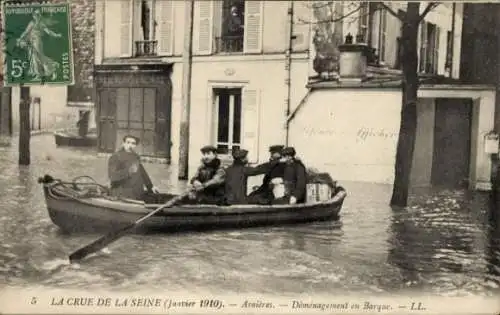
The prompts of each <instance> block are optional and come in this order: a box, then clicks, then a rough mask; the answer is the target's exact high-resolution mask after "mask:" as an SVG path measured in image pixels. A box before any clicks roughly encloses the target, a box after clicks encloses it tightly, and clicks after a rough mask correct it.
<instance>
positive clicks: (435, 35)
mask: <svg viewBox="0 0 500 315" xmlns="http://www.w3.org/2000/svg"><path fill="white" fill-rule="evenodd" d="M438 57H439V27H437V26H436V25H435V24H432V23H428V22H424V21H423V22H422V23H421V24H420V64H419V71H420V72H424V73H430V74H437V73H438Z"/></svg>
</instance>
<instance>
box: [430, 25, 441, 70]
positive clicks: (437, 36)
mask: <svg viewBox="0 0 500 315" xmlns="http://www.w3.org/2000/svg"><path fill="white" fill-rule="evenodd" d="M435 30H436V32H435V35H434V44H433V45H432V46H433V47H434V50H433V52H432V53H433V56H432V57H433V58H432V59H433V60H432V70H433V73H434V74H438V72H439V39H440V38H441V32H440V31H441V29H440V28H439V26H437V25H436V28H435Z"/></svg>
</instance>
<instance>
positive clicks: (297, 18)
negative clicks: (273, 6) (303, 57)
mask: <svg viewBox="0 0 500 315" xmlns="http://www.w3.org/2000/svg"><path fill="white" fill-rule="evenodd" d="M293 11H294V25H293V35H294V36H295V39H293V40H292V50H293V51H295V52H298V51H307V50H308V49H309V38H310V37H309V36H310V35H309V34H310V32H311V24H310V23H304V22H303V21H312V18H313V15H312V10H311V8H310V4H309V2H308V1H294V8H293Z"/></svg>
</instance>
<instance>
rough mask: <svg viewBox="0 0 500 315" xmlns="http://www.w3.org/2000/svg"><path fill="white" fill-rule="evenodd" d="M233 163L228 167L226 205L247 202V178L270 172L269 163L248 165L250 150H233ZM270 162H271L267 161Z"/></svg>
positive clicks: (225, 189)
mask: <svg viewBox="0 0 500 315" xmlns="http://www.w3.org/2000/svg"><path fill="white" fill-rule="evenodd" d="M232 156H233V163H232V164H231V165H230V166H229V167H228V168H226V181H225V188H224V192H225V198H224V204H225V205H232V204H245V203H248V200H247V199H248V198H247V179H248V177H249V176H255V175H262V174H266V173H267V172H269V168H270V167H269V165H266V163H265V164H260V165H257V166H255V167H251V166H248V151H247V150H244V149H237V150H234V151H233V152H232ZM267 164H269V163H267Z"/></svg>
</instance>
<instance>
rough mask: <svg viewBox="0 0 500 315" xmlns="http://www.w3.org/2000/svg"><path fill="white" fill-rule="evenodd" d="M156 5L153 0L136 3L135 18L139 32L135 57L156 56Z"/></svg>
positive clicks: (137, 33)
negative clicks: (154, 7) (154, 8)
mask: <svg viewBox="0 0 500 315" xmlns="http://www.w3.org/2000/svg"><path fill="white" fill-rule="evenodd" d="M153 6H154V3H153V1H152V0H142V1H137V2H135V9H136V12H135V14H134V15H135V18H134V22H136V23H137V27H138V29H137V32H136V39H137V40H135V47H134V48H135V55H136V56H148V55H156V44H157V42H156V41H155V40H154V39H155V34H154V30H155V27H156V22H155V19H154V10H153Z"/></svg>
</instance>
